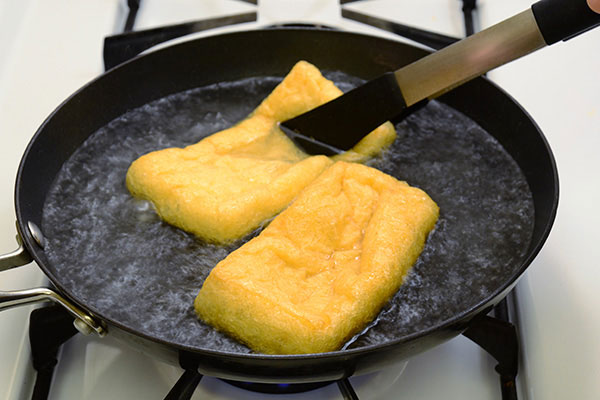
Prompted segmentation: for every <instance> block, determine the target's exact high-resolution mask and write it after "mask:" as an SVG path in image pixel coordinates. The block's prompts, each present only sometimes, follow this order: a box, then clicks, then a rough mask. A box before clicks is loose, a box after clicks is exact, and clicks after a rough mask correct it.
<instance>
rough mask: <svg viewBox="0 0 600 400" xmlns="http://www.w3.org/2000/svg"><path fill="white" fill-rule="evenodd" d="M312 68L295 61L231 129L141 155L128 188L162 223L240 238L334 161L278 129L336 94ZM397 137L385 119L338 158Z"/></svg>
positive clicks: (220, 239)
mask: <svg viewBox="0 0 600 400" xmlns="http://www.w3.org/2000/svg"><path fill="white" fill-rule="evenodd" d="M340 93H341V92H340V90H339V89H338V88H337V87H335V85H334V84H333V82H331V81H329V80H327V79H325V78H324V77H323V76H322V75H321V73H320V71H319V70H318V69H317V68H316V67H315V66H313V65H311V64H309V63H307V62H304V61H301V62H298V63H297V64H296V65H295V66H294V67H293V69H292V70H291V71H290V73H289V74H288V75H287V76H286V77H285V79H284V80H283V81H282V82H281V83H280V84H279V85H278V86H277V87H276V88H275V89H274V90H273V92H272V93H271V94H270V95H269V96H268V97H267V98H266V99H265V100H264V101H263V102H262V103H261V104H260V105H259V106H258V107H257V108H256V110H254V111H253V112H252V114H251V115H250V116H249V117H248V118H246V119H245V120H243V121H241V122H240V123H239V124H237V125H236V126H234V127H232V128H229V129H225V130H223V131H220V132H217V133H215V134H213V135H211V136H209V137H207V138H205V139H203V140H201V141H200V142H198V143H196V144H193V145H190V146H188V147H186V148H183V149H181V148H169V149H165V150H160V151H155V152H152V153H149V154H146V155H144V156H142V157H140V158H139V159H137V160H136V161H134V162H133V163H132V165H131V166H130V168H129V170H128V172H127V178H126V183H127V188H128V189H129V191H130V192H131V194H132V195H133V196H135V197H139V198H143V199H147V200H150V201H151V202H152V203H153V204H154V206H155V207H156V210H157V212H158V214H159V215H160V216H161V218H162V219H163V220H165V221H166V222H168V223H170V224H172V225H175V226H177V227H179V228H181V229H184V230H186V231H188V232H191V233H193V234H195V235H196V236H198V237H200V238H202V239H205V240H207V241H211V242H217V243H227V242H231V241H234V240H236V239H239V238H241V237H243V236H244V235H246V234H248V233H250V232H251V231H253V230H254V229H256V228H257V227H259V226H260V225H261V224H262V223H263V222H264V221H266V220H268V219H270V218H272V217H273V216H274V215H276V214H277V213H279V212H280V211H281V210H283V209H284V208H285V207H286V206H287V205H288V204H289V203H290V202H291V201H292V200H293V199H294V198H295V197H296V195H297V194H298V193H299V192H300V191H301V190H302V189H303V188H304V187H305V186H306V185H308V184H309V183H310V182H312V181H313V180H314V179H315V178H316V177H317V176H318V175H319V174H320V173H321V172H322V171H323V170H324V169H325V168H327V167H328V166H329V165H330V164H331V163H332V161H331V160H330V159H329V158H327V157H325V156H313V157H310V156H308V155H306V154H304V153H303V152H302V151H300V150H299V149H298V148H297V147H296V146H295V145H294V144H293V143H292V141H290V140H289V139H288V138H287V136H285V135H284V134H283V133H282V132H281V131H280V130H279V128H278V127H277V123H278V122H279V121H283V120H286V119H289V118H292V117H294V116H296V115H299V114H301V113H303V112H305V111H308V110H310V109H312V108H314V107H316V106H318V105H320V104H323V103H325V102H327V101H329V100H331V99H332V98H334V97H337V96H338V95H339V94H340ZM395 137H396V132H395V130H394V127H393V126H392V125H391V124H390V123H386V124H384V125H382V126H381V127H379V128H377V129H376V130H375V131H373V132H371V133H370V134H369V135H368V136H367V137H365V138H364V139H363V140H362V141H361V142H360V143H359V144H358V145H357V147H356V149H357V151H350V152H347V153H345V154H342V155H341V156H338V159H344V158H346V159H348V160H352V161H361V160H363V159H366V158H368V157H370V156H372V155H373V154H374V153H376V152H378V151H379V150H380V149H381V148H383V147H385V146H387V145H388V144H390V143H391V142H392V141H393V140H394V139H395Z"/></svg>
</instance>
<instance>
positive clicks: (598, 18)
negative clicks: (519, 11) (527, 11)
mask: <svg viewBox="0 0 600 400" xmlns="http://www.w3.org/2000/svg"><path fill="white" fill-rule="evenodd" d="M531 9H532V11H533V15H534V16H535V20H536V22H537V25H538V27H539V29H540V32H541V33H542V36H543V37H544V40H545V42H546V44H548V45H551V44H554V43H556V42H558V41H560V40H563V41H566V40H569V39H571V38H574V37H575V36H577V35H580V34H582V33H584V32H586V31H588V30H590V29H592V28H594V27H596V26H598V25H600V14H599V13H597V12H594V11H592V9H591V8H590V6H589V4H588V2H587V1H586V0H541V1H538V2H537V3H535V4H533V5H532V6H531Z"/></svg>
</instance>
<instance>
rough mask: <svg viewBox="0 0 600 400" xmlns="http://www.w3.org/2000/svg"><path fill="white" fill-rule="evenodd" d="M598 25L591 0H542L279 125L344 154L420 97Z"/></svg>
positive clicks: (321, 149)
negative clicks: (590, 4) (589, 2)
mask: <svg viewBox="0 0 600 400" xmlns="http://www.w3.org/2000/svg"><path fill="white" fill-rule="evenodd" d="M598 25H600V14H598V13H596V12H594V11H592V10H591V9H590V7H589V6H588V4H587V2H586V0H541V1H539V2H537V3H535V4H533V5H532V6H531V8H530V9H528V10H525V11H523V12H521V13H520V14H517V15H515V16H513V17H511V18H509V19H506V20H504V21H502V22H500V23H498V24H496V25H494V26H492V27H490V28H488V29H486V30H484V31H481V32H479V33H477V34H475V35H472V36H470V37H468V38H466V39H463V40H461V41H459V42H456V43H455V44H453V45H450V46H448V47H445V48H444V49H442V50H439V51H437V52H435V53H432V54H431V55H428V56H426V57H424V58H422V59H420V60H417V61H415V62H414V63H412V64H409V65H407V66H405V67H403V68H401V69H399V70H397V71H394V72H388V73H386V74H384V75H382V76H380V77H378V78H376V79H374V80H371V81H369V82H367V83H366V84H364V85H361V86H359V87H357V88H356V89H354V90H351V91H350V92H348V93H346V94H344V95H342V96H340V97H338V98H337V99H335V100H332V101H330V102H328V103H326V104H324V105H322V106H320V107H317V108H315V109H313V110H311V111H309V112H306V113H304V114H302V115H299V116H297V117H295V118H292V119H290V120H287V121H284V122H282V123H281V124H280V128H281V129H282V130H283V131H284V132H285V133H286V134H287V135H288V136H289V137H291V138H292V140H294V141H295V142H296V143H297V144H298V145H300V146H301V147H302V148H304V149H305V151H307V152H308V153H309V154H326V155H332V154H336V153H340V152H342V151H345V150H348V149H350V148H351V147H352V146H354V145H355V144H356V143H358V141H360V140H361V139H362V138H363V137H364V136H365V135H366V134H367V133H369V132H370V131H372V130H373V129H375V128H376V127H378V126H379V125H381V124H382V123H384V122H385V121H387V120H390V119H392V118H394V117H397V116H398V115H400V114H401V113H402V112H404V111H405V110H406V108H407V107H409V106H412V105H414V104H416V103H418V102H419V101H421V100H424V99H431V98H435V97H437V96H439V95H441V94H443V93H445V92H446V91H448V90H450V89H452V88H454V87H456V86H459V85H461V84H462V83H464V82H467V81H469V80H471V79H473V78H475V77H477V76H479V75H482V74H484V73H485V72H487V71H489V70H491V69H494V68H496V67H498V66H500V65H503V64H506V63H507V62H509V61H512V60H515V59H517V58H520V57H522V56H525V55H527V54H529V53H531V52H533V51H535V50H538V49H540V48H542V47H545V46H547V45H551V44H553V43H556V42H558V41H560V40H568V39H570V38H572V37H575V36H577V35H579V34H580V33H583V32H585V31H587V30H589V29H592V28H594V27H596V26H598Z"/></svg>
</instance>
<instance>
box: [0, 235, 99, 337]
mask: <svg viewBox="0 0 600 400" xmlns="http://www.w3.org/2000/svg"><path fill="white" fill-rule="evenodd" d="M17 243H18V244H19V248H18V249H17V250H15V251H13V252H11V253H8V254H4V255H0V272H1V271H6V270H9V269H11V268H16V267H20V266H22V265H25V264H29V263H30V262H31V261H33V258H32V257H31V255H30V254H29V252H28V251H27V249H26V248H25V246H24V245H23V240H22V239H21V233H20V232H19V231H18V229H17ZM42 301H52V302H54V303H58V304H60V305H61V306H63V307H64V308H65V309H66V310H67V311H68V312H69V313H70V314H71V315H73V316H74V317H75V320H74V321H73V325H75V327H76V328H77V330H79V331H80V332H81V333H83V334H86V335H87V334H90V333H92V332H96V333H97V334H98V336H100V337H103V336H105V335H106V329H105V328H104V326H103V325H102V324H101V323H100V322H98V321H97V320H96V319H95V318H94V317H92V316H91V315H89V314H88V313H87V312H85V311H83V310H82V309H80V308H79V307H77V306H76V305H75V304H73V303H72V302H70V301H69V300H67V299H65V298H64V297H63V296H61V295H60V294H58V293H56V292H55V291H54V290H52V289H49V288H45V287H40V288H34V289H25V290H16V291H9V292H5V291H1V290H0V311H3V310H7V309H9V308H13V307H18V306H22V305H28V304H32V303H37V302H42Z"/></svg>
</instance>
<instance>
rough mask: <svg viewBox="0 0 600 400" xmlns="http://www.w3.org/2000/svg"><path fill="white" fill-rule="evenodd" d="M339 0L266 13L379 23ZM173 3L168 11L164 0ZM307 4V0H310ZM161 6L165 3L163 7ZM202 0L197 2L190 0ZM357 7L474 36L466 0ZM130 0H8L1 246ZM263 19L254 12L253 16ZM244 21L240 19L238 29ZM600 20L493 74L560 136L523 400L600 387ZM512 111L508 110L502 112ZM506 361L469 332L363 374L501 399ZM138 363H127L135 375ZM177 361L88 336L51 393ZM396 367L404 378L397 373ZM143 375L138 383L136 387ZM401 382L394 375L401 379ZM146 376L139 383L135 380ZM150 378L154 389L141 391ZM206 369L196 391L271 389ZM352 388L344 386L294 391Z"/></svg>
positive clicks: (16, 356) (5, 364) (18, 355)
mask: <svg viewBox="0 0 600 400" xmlns="http://www.w3.org/2000/svg"><path fill="white" fill-rule="evenodd" d="M142 3H143V8H142V9H141V10H140V14H139V18H140V25H138V27H139V28H141V27H152V26H156V25H161V24H164V23H169V22H181V21H183V20H190V19H199V18H204V17H207V16H217V15H223V14H230V13H232V12H238V11H239V12H241V11H250V10H254V9H255V6H252V5H250V4H246V3H243V2H236V1H234V0H204V1H201V2H199V1H194V0H177V1H175V0H172V1H169V2H168V3H167V2H166V1H164V0H163V1H161V0H143V2H142ZM335 3H337V2H336V1H334V0H320V1H315V0H310V1H309V0H304V2H299V1H298V0H296V1H291V0H261V1H260V4H259V8H260V11H261V13H260V17H259V24H268V23H272V22H288V21H297V20H299V19H302V20H305V21H306V20H307V21H311V22H321V23H329V24H334V25H341V26H343V27H345V28H346V29H357V30H358V29H360V30H364V31H366V32H370V33H373V34H376V33H377V31H376V30H373V29H369V28H365V27H363V26H362V25H360V24H357V23H353V22H348V21H346V22H344V21H342V20H341V18H340V17H339V13H338V11H337V6H336V5H335ZM530 3H531V2H530V1H527V0H504V1H501V2H499V1H492V0H480V1H479V2H478V4H479V7H480V8H479V9H480V21H481V25H482V27H486V26H489V25H490V24H491V23H493V22H496V21H498V20H500V19H502V18H505V17H508V16H510V15H512V14H514V13H516V12H518V11H521V10H522V9H524V8H526V7H528V6H529V4H530ZM167 4H168V9H169V10H168V12H164V11H162V10H164V7H165V6H167ZM299 4H300V5H299ZM159 5H160V6H161V7H163V8H160V10H161V11H160V12H159V11H158V10H159V8H158V6H159ZM190 5H193V7H191V8H190ZM347 7H349V8H356V9H361V10H365V11H366V10H370V11H369V12H372V13H375V14H378V15H382V16H385V17H386V18H390V19H395V20H397V21H399V22H404V23H407V24H411V25H416V26H420V27H423V28H425V29H431V30H436V31H438V32H441V33H446V34H451V35H455V36H458V35H462V20H461V19H460V18H461V17H460V2H459V1H458V0H420V1H418V2H417V1H414V0H413V1H411V0H387V1H384V0H372V1H363V2H359V3H356V4H350V5H348V6H347ZM122 8H123V5H122V4H121V1H119V0H88V1H85V2H77V1H72V0H71V1H70V0H54V1H52V2H48V1H44V0H21V1H20V2H16V1H4V2H0V54H1V56H0V138H1V141H0V143H1V144H2V157H0V167H1V169H2V170H3V173H2V174H0V187H2V188H4V190H2V191H1V192H0V224H1V226H3V227H4V228H3V229H1V230H0V253H6V252H9V251H12V250H14V248H15V247H16V244H15V241H14V236H15V229H14V221H15V214H14V205H13V188H14V177H15V174H16V170H17V167H18V163H19V160H20V157H21V154H22V153H23V151H24V149H25V146H26V145H27V143H28V141H29V139H30V138H31V136H32V135H33V133H34V132H35V130H36V129H37V127H38V126H39V125H40V124H41V122H42V121H43V120H44V119H45V117H46V116H47V115H48V114H49V113H50V112H51V111H52V110H53V109H54V108H55V107H56V106H57V105H58V104H59V103H60V102H61V101H62V100H64V99H65V98H66V97H67V96H68V95H69V94H70V93H72V92H73V91H75V90H76V89H77V88H78V87H80V86H81V85H83V84H84V83H85V82H87V81H89V80H90V79H92V78H93V77H94V76H96V75H97V74H99V73H101V72H102V59H101V55H102V40H103V38H104V36H106V35H108V34H111V33H115V32H118V26H119V25H118V24H119V23H121V22H122V19H119V18H118V15H122V13H121V14H119V10H120V9H121V10H122ZM251 26H256V24H245V25H244V26H242V28H244V27H245V28H248V27H251ZM239 28H240V27H236V28H235V29H239ZM599 43H600V29H597V30H596V31H592V32H589V33H587V34H586V35H583V36H581V37H579V38H576V39H574V40H572V41H570V42H568V43H560V44H557V45H555V46H552V47H550V48H548V49H545V50H543V51H541V52H538V53H536V54H534V55H531V56H529V57H528V58H526V59H523V60H520V61H517V62H515V63H513V64H510V65H507V66H505V67H502V68H501V69H499V70H497V71H494V72H492V73H490V74H489V77H490V78H491V79H493V80H495V81H496V82H498V83H500V85H501V86H502V87H503V88H505V89H506V90H507V91H508V92H509V93H511V94H512V95H513V96H514V97H515V98H516V99H517V100H518V101H519V102H520V103H521V104H522V105H523V106H524V107H525V108H526V109H527V110H528V111H529V112H530V114H531V115H532V116H533V118H534V119H535V120H536V121H537V123H538V124H539V125H540V127H541V129H542V130H543V131H544V132H545V134H546V136H547V138H548V140H549V142H550V145H551V146H552V148H553V150H554V153H555V156H556V159H557V163H558V168H559V173H560V179H561V201H560V206H559V212H558V216H557V219H556V223H555V226H554V229H553V231H552V233H551V235H550V238H549V239H548V242H547V243H546V245H545V247H544V249H543V250H542V252H541V253H540V255H539V256H538V257H537V259H536V260H535V261H534V263H533V264H532V265H531V267H530V268H529V269H528V271H527V273H526V274H525V276H524V277H523V279H522V280H521V281H520V283H519V284H518V287H517V295H518V304H519V305H518V308H519V313H520V320H521V323H520V325H519V326H520V328H521V337H522V342H523V346H524V349H523V350H524V356H523V363H522V366H521V370H520V375H519V387H520V389H521V390H522V393H520V398H521V399H536V400H539V399H544V400H545V399H565V398H577V399H596V398H598V397H600V380H598V377H599V376H600V341H598V340H597V336H598V333H599V332H600V314H599V313H598V312H597V309H598V306H600V291H599V290H598V289H599V288H600V273H599V272H598V268H597V265H598V261H597V260H598V259H600V246H597V245H596V243H595V242H596V239H597V238H598V234H597V233H596V227H597V226H600V214H599V213H597V212H595V206H596V204H598V203H600V182H599V181H598V179H597V173H598V172H600V157H598V156H597V149H599V148H600V79H598V71H600V52H598V46H599ZM499 112H501V110H499ZM42 281H43V277H42V275H41V273H40V272H39V271H38V270H37V269H36V267H35V265H34V264H30V265H29V266H26V267H22V268H18V269H16V270H12V271H7V272H3V273H1V274H0V290H10V289H19V288H25V287H31V286H35V285H39V284H40V283H41V282H42ZM29 311H30V309H29V308H25V309H15V310H9V311H5V312H2V313H0V399H11V400H13V399H15V400H16V399H21V398H28V397H29V391H30V385H31V382H32V381H31V379H32V375H31V365H30V362H29V358H28V357H29V344H28V341H27V338H26V328H27V320H28V313H29ZM494 365H495V363H494V361H493V360H491V359H490V357H489V356H488V355H487V354H485V353H483V352H482V351H480V350H479V349H478V348H477V347H476V346H474V345H472V344H471V343H470V342H469V341H468V340H467V339H465V338H463V337H458V338H456V339H454V340H452V341H450V342H448V343H447V344H444V345H442V346H439V347H437V348H435V349H433V350H431V351H429V352H427V353H424V354H422V355H420V356H418V357H415V358H414V359H412V360H410V362H409V363H408V365H407V367H406V368H405V371H404V373H403V374H402V375H400V376H399V377H397V375H398V374H399V372H400V371H401V369H402V366H398V368H396V369H395V370H391V371H388V372H386V373H383V374H380V375H378V376H375V377H374V381H375V382H383V383H381V384H380V385H377V386H378V388H377V391H378V393H374V394H371V392H367V389H364V388H363V387H366V386H363V383H364V381H365V380H364V379H361V378H359V379H353V380H352V381H353V384H354V385H355V386H356V388H357V392H358V395H359V397H360V398H378V399H390V398H403V399H404V398H406V399H438V398H444V399H464V398H473V399H500V395H499V388H498V383H497V376H496V374H495V372H493V366H494ZM124 373H126V375H123V374H124ZM178 374H179V371H178V369H177V368H174V367H171V366H167V365H164V364H160V363H158V362H155V361H152V360H149V359H148V358H147V357H146V356H144V355H141V354H138V353H135V352H132V351H131V350H129V349H128V348H126V347H124V346H122V345H120V344H119V343H115V342H114V341H113V339H111V338H110V337H109V338H106V339H102V340H100V339H96V338H88V337H83V336H81V335H79V336H78V337H76V338H75V339H73V340H72V341H70V342H69V343H68V344H67V345H66V346H64V351H63V353H62V359H61V361H60V364H59V369H58V372H57V373H56V376H55V382H54V385H53V388H52V394H51V397H50V398H51V399H88V400H90V399H100V398H101V397H102V398H107V397H108V398H157V399H160V398H163V397H164V395H165V394H166V393H167V392H168V390H169V388H170V386H172V384H173V383H174V382H175V380H176V379H177V376H178ZM396 378H397V379H396ZM136 384H137V385H136ZM390 385H391V386H390ZM134 388H136V389H134ZM138 389H140V390H141V392H138V391H137V390H138ZM264 397H265V396H264V395H256V394H250V393H245V392H242V391H239V390H238V389H233V388H229V387H228V386H226V385H224V384H223V383H221V382H219V381H217V380H215V379H211V378H205V379H204V380H203V381H202V382H201V383H200V387H199V389H198V391H197V392H196V394H195V395H194V398H198V399H201V398H202V399H225V398H238V399H240V398H242V399H258V398H264ZM340 397H341V396H340V395H339V393H337V390H336V389H335V388H333V387H330V388H327V389H324V390H321V391H319V392H313V393H312V394H310V395H299V396H286V397H285V398H286V399H300V398H325V399H330V398H331V399H335V398H340Z"/></svg>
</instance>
